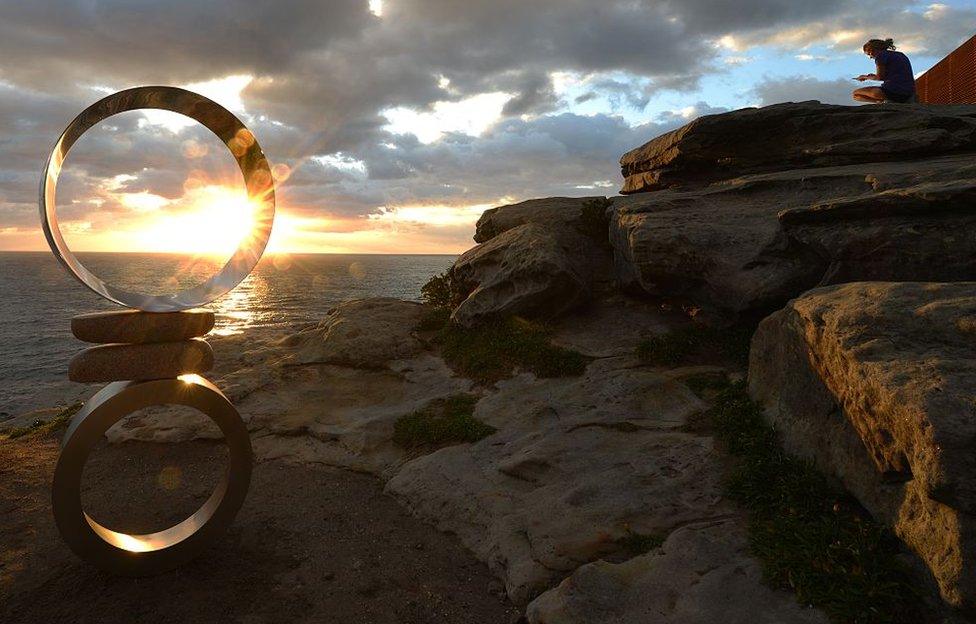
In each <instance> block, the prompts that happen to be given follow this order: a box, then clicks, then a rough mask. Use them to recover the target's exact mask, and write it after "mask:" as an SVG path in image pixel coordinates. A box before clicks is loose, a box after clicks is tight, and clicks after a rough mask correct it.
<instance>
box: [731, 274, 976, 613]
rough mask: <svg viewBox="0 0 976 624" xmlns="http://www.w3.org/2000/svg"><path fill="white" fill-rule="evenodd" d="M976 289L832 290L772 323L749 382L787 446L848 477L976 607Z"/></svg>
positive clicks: (761, 334)
mask: <svg viewBox="0 0 976 624" xmlns="http://www.w3.org/2000/svg"><path fill="white" fill-rule="evenodd" d="M974 338H976V283H957V284H934V283H854V284H845V285H841V286H836V287H830V288H821V289H817V290H813V291H811V292H809V293H806V294H805V295H803V296H802V297H800V298H798V299H796V300H794V301H792V302H790V304H789V305H788V306H787V307H786V308H785V309H783V310H781V311H779V312H777V313H775V314H773V315H772V316H770V317H768V318H767V319H766V320H764V321H763V322H762V324H761V325H760V327H759V330H758V331H757V333H756V335H755V338H754V339H753V347H752V353H751V356H750V372H749V387H750V391H751V393H752V394H753V396H754V397H755V398H756V399H757V400H759V401H760V402H762V403H763V404H764V405H765V406H766V408H767V411H766V413H767V416H768V418H769V419H770V421H771V422H772V423H773V424H774V426H775V427H776V428H777V429H778V430H779V431H780V433H781V435H782V438H783V441H784V444H785V445H786V447H787V448H788V449H789V450H791V451H793V452H795V453H798V454H800V455H802V456H804V457H808V458H810V459H812V460H814V461H815V462H816V463H818V464H819V465H820V466H821V467H822V468H823V469H824V470H825V471H827V472H829V473H832V474H834V475H837V476H838V477H839V478H840V479H841V480H842V481H843V483H844V485H845V486H846V487H847V488H848V489H849V490H850V491H851V492H852V493H853V494H854V495H855V496H857V498H858V499H859V500H860V501H861V503H862V504H863V505H864V506H865V507H866V508H867V509H868V510H869V511H870V512H871V513H872V514H873V515H874V516H875V517H876V518H877V519H879V520H880V521H881V522H883V523H886V524H888V525H889V526H891V527H892V528H893V530H894V532H895V533H896V534H897V535H898V536H899V537H900V538H901V539H902V540H903V541H904V542H905V543H906V544H907V545H908V546H909V548H910V549H911V550H912V551H914V552H915V553H916V554H917V555H918V557H919V558H920V559H921V561H922V562H924V564H925V566H926V567H927V568H928V570H929V571H930V573H931V575H932V576H933V577H934V579H935V581H936V582H937V583H938V586H939V589H940V591H941V593H942V597H943V598H944V600H945V601H946V602H947V603H949V604H951V605H953V606H956V607H964V608H967V609H973V608H974V607H976V471H974V468H976V402H974V398H973V388H974V387H976V357H974V355H976V348H974V346H973V345H974Z"/></svg>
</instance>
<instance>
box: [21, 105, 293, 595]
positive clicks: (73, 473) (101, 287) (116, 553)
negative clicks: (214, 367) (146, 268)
mask: <svg viewBox="0 0 976 624" xmlns="http://www.w3.org/2000/svg"><path fill="white" fill-rule="evenodd" d="M143 108H155V109H162V110H168V111H172V112H176V113H180V114H183V115H185V116H187V117H190V118H192V119H194V120H196V121H198V122H200V123H201V124H203V125H204V126H206V127H207V128H208V129H210V130H211V131H212V132H213V133H214V134H216V135H217V136H218V137H219V138H220V139H221V140H222V141H223V142H224V143H225V144H226V145H227V146H228V148H230V150H231V153H232V154H233V155H234V158H235V159H236V160H237V163H238V165H239V166H240V169H241V172H242V173H243V174H244V181H245V184H246V186H247V194H248V198H249V200H250V201H251V202H252V203H255V204H256V216H257V218H256V219H255V226H254V228H253V231H252V232H251V234H250V235H249V236H248V237H247V238H246V240H245V241H242V244H241V246H240V247H239V248H238V249H237V251H236V252H235V253H234V255H233V256H232V257H231V258H230V260H228V262H227V263H226V265H224V267H223V268H222V269H221V270H220V271H219V272H218V273H217V274H216V275H214V276H213V277H211V278H210V279H209V280H207V281H206V282H204V283H202V284H200V285H198V286H196V287H193V288H190V289H188V290H184V291H182V292H179V293H176V294H174V295H145V294H141V293H136V292H129V291H125V290H122V289H119V288H116V287H114V286H112V285H110V284H107V283H105V282H103V281H102V280H101V279H99V278H98V277H97V276H96V275H95V274H93V273H92V272H90V271H89V270H88V269H86V268H85V267H84V265H82V264H81V262H80V261H79V260H78V259H77V258H76V257H75V255H74V254H73V253H72V252H71V250H70V249H68V246H67V245H66V244H65V241H64V238H63V237H62V236H61V232H60V230H59V229H58V220H57V214H56V210H55V208H56V207H55V187H56V186H57V181H58V175H59V174H60V172H61V167H62V164H63V163H64V159H65V157H66V156H67V153H68V150H69V149H71V146H72V145H73V144H74V143H75V142H76V141H77V140H78V138H79V137H80V136H81V135H82V134H83V133H84V132H85V131H86V130H88V129H89V128H91V127H92V126H94V125H95V124H97V123H99V122H100V121H102V120H104V119H106V118H107V117H110V116H112V115H115V114H117V113H121V112H124V111H130V110H136V109H143ZM274 210H275V197H274V181H273V178H272V175H271V168H270V166H269V164H268V161H267V159H266V158H265V156H264V154H263V152H262V151H261V147H260V146H259V145H258V143H257V141H256V140H255V139H254V136H253V135H252V134H251V132H250V131H249V130H248V129H247V128H246V127H245V126H244V124H243V123H241V121H240V120H239V119H237V117H235V116H234V115H233V114H232V113H231V112H230V111H228V110H227V109H225V108H223V107H222V106H220V105H219V104H217V103H215V102H213V101H211V100H209V99H207V98H205V97H203V96H201V95H198V94H196V93H193V92H191V91H187V90H185V89H179V88H175V87H165V86H151V87H137V88H134V89H127V90H125V91H120V92H118V93H114V94H112V95H109V96H108V97H105V98H103V99H102V100H99V101H98V102H96V103H94V104H92V105H91V106H89V107H88V108H86V109H85V110H84V111H82V112H81V114H79V115H78V116H77V117H76V118H75V119H74V120H73V121H72V122H71V123H70V124H69V125H68V127H67V129H66V130H65V131H64V133H63V134H62V135H61V137H60V138H59V139H58V141H57V143H56V144H55V146H54V149H53V151H52V153H51V156H50V157H49V158H48V161H47V164H46V165H45V168H44V173H43V177H42V180H41V189H40V212H41V222H42V225H43V229H44V234H45V236H46V237H47V241H48V244H49V245H50V246H51V250H52V251H53V252H54V255H55V256H56V257H57V259H58V260H59V261H60V263H61V264H62V265H63V266H64V267H65V269H67V271H68V272H69V273H70V274H71V275H72V276H74V277H75V278H77V279H78V280H79V281H81V283H82V284H84V285H85V286H86V287H88V288H90V289H91V290H93V291H94V292H96V293H98V294H99V295H101V296H103V297H105V298H106V299H109V300H110V301H113V302H115V303H118V304H121V305H123V306H126V307H130V308H135V309H137V310H141V311H143V313H154V312H178V311H182V310H187V309H190V308H194V307H198V306H202V305H205V304H207V303H210V302H211V301H213V300H214V299H216V298H218V297H220V296H221V295H224V294H226V293H227V292H229V291H230V290H231V289H233V288H234V287H235V286H237V285H238V284H239V283H240V282H241V281H242V280H243V279H244V278H245V277H247V275H248V274H249V273H250V272H251V270H252V269H253V268H254V266H255V265H256V264H257V262H258V260H260V258H261V255H262V254H263V252H264V249H265V247H266V245H267V243H268V239H269V238H270V236H271V227H272V224H273V221H274ZM152 405H184V406H188V407H192V408H195V409H197V410H199V411H200V412H203V413H204V414H206V415H207V416H208V417H209V418H210V419H211V420H213V421H214V422H215V423H216V424H217V425H218V426H219V427H220V429H221V431H222V432H223V434H224V439H225V442H226V443H227V445H228V447H229V450H230V464H229V466H228V467H227V470H226V472H225V473H224V476H223V478H222V479H221V481H220V483H219V484H218V485H217V487H216V489H215V490H214V492H213V493H212V494H211V496H210V497H209V498H208V499H207V501H206V502H205V503H204V504H203V506H201V507H200V509H199V510H197V511H196V512H195V513H194V514H192V515H191V516H190V517H188V518H187V519H185V520H183V521H182V522H180V523H178V524H176V525H175V526H173V527H170V528H169V529H166V530H163V531H159V532H156V533H151V534H147V535H130V534H126V533H119V532H116V531H113V530H111V529H109V528H107V527H104V526H102V525H101V524H99V523H98V522H96V521H95V520H94V519H93V518H91V517H90V516H89V515H88V514H86V513H85V511H84V509H83V508H82V503H81V475H82V471H83V469H84V466H85V462H86V461H87V459H88V455H89V454H90V453H91V451H92V449H93V447H94V445H95V444H96V443H97V442H98V441H99V440H100V439H101V437H102V435H103V434H104V433H105V432H106V431H107V430H108V429H109V427H111V426H112V425H113V424H115V423H116V422H118V421H119V420H120V419H122V418H124V417H125V416H126V415H128V414H131V413H133V412H134V411H136V410H139V409H142V408H145V407H149V406H152ZM251 464H252V451H251V442H250V438H249V437H248V432H247V427H246V426H245V425H244V423H243V422H242V421H241V418H240V415H239V414H238V412H237V410H236V409H235V408H234V406H233V405H232V404H231V402H230V401H229V400H228V399H227V398H226V397H225V396H224V395H223V394H222V393H221V392H220V390H218V389H217V387H216V386H214V385H213V384H212V383H210V382H209V381H207V380H206V379H204V378H203V377H200V376H199V375H186V376H181V377H179V378H166V379H150V380H137V381H113V382H112V383H109V384H108V385H107V386H105V387H104V388H102V389H101V390H100V391H99V392H97V393H96V394H95V395H94V396H93V397H92V398H91V399H89V400H88V402H87V403H86V404H85V406H84V408H83V409H82V410H81V411H79V412H78V414H76V415H75V416H74V417H73V418H72V420H71V423H70V424H69V426H68V430H67V431H66V432H65V435H64V438H63V440H62V448H61V454H60V455H59V457H58V463H57V466H56V468H55V471H54V481H53V486H52V507H53V512H54V517H55V522H56V523H57V526H58V530H59V532H60V533H61V536H62V538H63V539H64V540H65V542H66V543H67V544H68V546H69V547H70V548H71V550H72V551H74V552H75V554H77V555H78V556H79V557H81V558H82V559H84V560H86V561H89V562H91V563H93V564H95V565H97V566H98V567H100V568H102V569H105V570H107V571H110V572H114V573H118V574H126V575H137V576H138V575H146V574H154V573H158V572H163V571H166V570H169V569H172V568H173V567H176V566H178V565H180V564H181V563H183V562H186V561H188V560H189V559H191V558H193V557H194V556H195V555H196V554H198V553H199V552H200V551H201V550H202V549H203V548H204V547H205V546H207V545H208V544H209V543H210V542H212V540H213V539H214V538H216V537H217V536H219V535H220V534H221V533H223V531H224V530H225V529H226V528H227V527H228V525H229V524H230V523H231V521H232V520H233V518H234V516H235V515H236V514H237V511H238V510H239V509H240V507H241V505H242V504H243V502H244V498H245V496H246V494H247V490H248V486H249V484H250V477H251Z"/></svg>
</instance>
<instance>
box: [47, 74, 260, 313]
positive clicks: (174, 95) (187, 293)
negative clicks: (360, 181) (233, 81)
mask: <svg viewBox="0 0 976 624" xmlns="http://www.w3.org/2000/svg"><path fill="white" fill-rule="evenodd" d="M142 108H156V109H161V110H168V111H172V112H174V113H180V114H182V115H186V116H187V117H190V118H191V119H194V120H196V121H198V122H200V123H201V124H203V125H204V126H206V127H207V128H208V129H210V131H211V132H213V133H214V134H216V135H217V137H218V138H220V140H221V141H223V142H224V144H225V145H227V147H228V149H230V150H231V153H232V154H233V155H234V158H235V159H236V160H237V164H238V166H239V167H240V169H241V173H243V174H244V182H245V185H246V186H247V195H248V199H249V200H250V201H251V202H252V203H254V204H255V206H256V210H255V225H254V228H253V230H252V232H251V233H250V234H249V235H248V236H247V237H246V238H245V240H243V241H241V244H240V246H239V247H238V248H237V251H236V252H235V253H234V255H233V256H231V258H230V260H228V261H227V264H225V265H224V267H223V268H222V269H221V270H220V271H218V272H217V274H216V275H214V276H213V277H211V278H210V279H209V280H207V281H206V282H203V283H202V284H199V285H197V286H195V287H193V288H190V289H187V290H184V291H182V292H178V293H175V294H171V295H146V294H141V293H137V292H130V291H127V290H123V289H120V288H117V287H115V286H112V285H111V284H107V283H105V282H104V281H102V280H101V279H99V277H98V276H97V275H95V274H94V273H92V272H91V271H89V270H88V269H86V268H85V266H84V265H83V264H82V263H81V262H80V261H79V260H78V259H77V258H76V257H75V255H74V254H73V253H72V252H71V250H70V249H69V248H68V246H67V244H65V241H64V238H63V237H62V236H61V231H60V229H59V228H58V216H57V212H56V204H55V190H56V188H57V183H58V176H59V175H60V173H61V167H62V165H63V164H64V159H65V158H66V157H67V155H68V150H70V149H71V146H72V145H74V143H75V141H77V140H78V138H79V137H80V136H81V135H82V134H84V133H85V131H86V130H88V129H89V128H91V127H92V126H94V125H95V124H97V123H99V122H101V121H102V120H104V119H106V118H108V117H111V116H112V115H115V114H118V113H122V112H125V111H131V110H137V109H142ZM40 210H41V224H42V227H43V229H44V235H45V236H46V237H47V242H48V244H49V245H50V246H51V250H52V251H53V252H54V255H55V256H56V257H57V259H58V261H60V262H61V264H62V265H63V266H64V267H65V268H66V269H67V270H68V272H70V273H71V274H72V275H73V276H74V277H76V278H77V279H78V280H79V281H80V282H81V283H82V284H84V285H85V286H87V287H88V288H90V289H91V290H93V291H95V292H96V293H98V294H99V295H102V296H103V297H105V298H106V299H108V300H110V301H114V302H115V303H119V304H122V305H124V306H127V307H130V308H136V309H138V310H144V311H146V312H171V311H176V310H188V309H190V308H195V307H199V306H202V305H205V304H207V303H210V302H211V301H213V300H214V299H216V298H218V297H220V296H221V295H223V294H225V293H227V292H229V291H230V290H231V289H233V288H234V287H235V286H237V285H238V284H239V283H240V282H241V281H242V280H243V279H244V278H245V277H247V275H248V273H250V272H251V270H252V269H253V268H254V266H255V265H256V264H257V263H258V260H260V259H261V254H263V253H264V249H265V247H266V246H267V244H268V239H269V238H270V237H271V226H272V224H273V222H274V213H275V192H274V180H273V178H272V175H271V167H270V166H269V164H268V160H267V158H265V156H264V153H263V152H262V151H261V147H260V145H258V142H257V141H256V140H255V138H254V135H253V134H251V132H250V131H249V130H248V129H247V128H246V127H245V126H244V124H243V123H241V121H240V120H239V119H237V117H235V116H234V115H233V114H232V113H231V112H230V111H228V110H227V109H225V108H224V107H222V106H220V105H219V104H217V103H216V102H213V101H211V100H209V99H207V98H205V97H203V96H202V95H198V94H196V93H193V92H192V91H187V90H185V89H179V88H177V87H162V86H152V87H136V88H133V89H126V90H125V91H119V92H118V93H113V94H112V95H109V96H107V97H105V98H103V99H101V100H99V101H97V102H95V103H94V104H92V105H91V106H89V107H88V108H86V109H85V110H83V111H82V112H81V114H79V115H78V116H77V117H75V118H74V120H72V121H71V123H70V124H68V127H67V128H66V129H65V131H64V133H63V134H62V135H61V137H60V138H59V139H58V141H57V143H55V145H54V149H53V150H52V151H51V155H50V157H48V160H47V164H46V165H45V167H44V173H43V175H42V177H41V189H40Z"/></svg>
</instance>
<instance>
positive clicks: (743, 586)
mask: <svg viewBox="0 0 976 624" xmlns="http://www.w3.org/2000/svg"><path fill="white" fill-rule="evenodd" d="M742 525H743V522H742V521H741V520H739V519H737V518H730V519H727V520H721V521H716V522H709V523H701V524H693V525H690V526H685V527H682V528H680V529H677V530H676V531H674V532H673V533H671V535H670V536H669V537H668V538H667V540H666V541H665V542H664V544H663V545H662V546H661V547H660V548H657V549H655V550H653V551H651V552H650V553H648V554H646V555H642V556H639V557H634V558H633V559H630V560H628V561H626V562H624V563H620V564H613V563H608V562H606V561H596V562H594V563H590V564H587V565H584V566H582V567H580V568H578V569H577V570H576V571H575V572H574V573H573V574H572V575H571V576H570V577H568V578H567V579H566V580H564V581H563V582H562V583H561V584H560V585H559V586H558V587H556V588H554V589H551V590H549V591H548V592H546V593H544V594H542V595H541V596H539V597H538V598H536V599H535V600H534V601H533V602H532V603H531V604H530V605H529V606H528V609H526V619H527V620H528V621H529V622H530V624H592V623H595V622H599V623H600V624H634V623H637V622H648V623H650V622H654V623H655V624H714V623H716V622H722V623H723V624H827V622H828V621H829V620H828V619H827V618H826V617H825V616H824V614H823V613H822V612H820V611H816V610H813V609H809V608H807V607H804V606H802V605H800V604H798V603H797V602H796V597H795V596H793V595H792V594H790V593H788V592H782V591H775V590H773V589H770V588H769V587H767V586H766V585H763V583H762V570H761V569H760V566H759V563H758V562H757V561H756V560H755V559H754V558H753V557H751V556H750V555H749V554H748V544H747V539H746V534H745V529H744V527H743V526H742Z"/></svg>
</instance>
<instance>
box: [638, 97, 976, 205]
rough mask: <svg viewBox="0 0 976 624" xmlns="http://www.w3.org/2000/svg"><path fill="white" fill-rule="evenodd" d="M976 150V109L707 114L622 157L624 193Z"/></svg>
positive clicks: (801, 106) (822, 108) (799, 106)
mask: <svg viewBox="0 0 976 624" xmlns="http://www.w3.org/2000/svg"><path fill="white" fill-rule="evenodd" d="M973 150H976V106H906V105H892V106H834V105H829V104H821V103H819V102H799V103H792V102H790V103H786V104H776V105H774V106H767V107H765V108H745V109H742V110H737V111H733V112H730V113H722V114H718V115H704V116H702V117H699V118H698V119H696V120H694V121H692V122H691V123H689V124H687V125H685V126H683V127H681V128H678V129H677V130H673V131H671V132H668V133H667V134H663V135H661V136H659V137H657V138H655V139H653V140H651V141H649V142H648V143H646V144H644V145H642V146H641V147H638V148H637V149H634V150H631V151H629V152H627V153H626V154H624V155H623V156H622V157H621V159H620V165H621V171H622V173H623V176H624V187H623V188H622V189H621V191H620V192H621V193H624V194H630V193H639V192H643V191H653V190H657V189H662V188H667V187H671V186H675V185H686V184H696V183H708V182H714V181H716V180H726V179H729V178H734V177H738V176H742V175H747V174H754V173H761V172H767V171H784V170H787V169H800V168H808V167H822V166H833V165H849V164H854V163H869V162H878V161H896V160H914V159H918V158H923V157H930V156H942V155H945V154H950V153H952V152H959V151H973Z"/></svg>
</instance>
